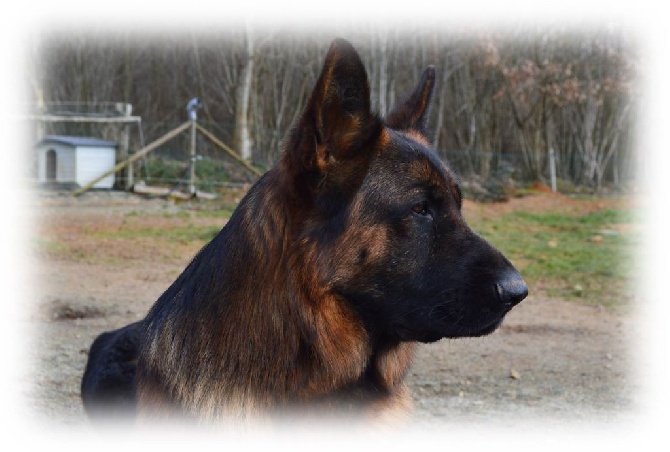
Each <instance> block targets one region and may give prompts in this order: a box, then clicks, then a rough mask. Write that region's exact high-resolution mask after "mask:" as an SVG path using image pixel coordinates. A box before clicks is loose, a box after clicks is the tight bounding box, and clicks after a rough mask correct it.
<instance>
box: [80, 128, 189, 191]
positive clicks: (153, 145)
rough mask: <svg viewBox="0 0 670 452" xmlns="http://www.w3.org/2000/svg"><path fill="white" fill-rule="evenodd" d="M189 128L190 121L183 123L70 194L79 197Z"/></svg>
mask: <svg viewBox="0 0 670 452" xmlns="http://www.w3.org/2000/svg"><path fill="white" fill-rule="evenodd" d="M190 126H191V121H188V122H185V123H184V124H182V125H180V126H179V127H177V128H176V129H173V130H171V131H169V132H168V133H166V134H165V135H163V136H162V137H160V138H159V139H157V140H156V141H154V142H152V143H151V144H149V145H147V146H145V147H144V148H143V149H140V150H139V151H137V152H136V153H134V154H133V155H132V156H130V157H128V158H127V159H126V160H124V161H123V162H120V163H118V164H116V166H114V168H112V169H110V170H108V171H105V172H104V173H102V174H101V175H100V176H98V177H96V178H95V179H93V180H92V181H91V182H89V183H88V184H86V185H84V186H83V187H81V188H79V189H77V190H75V191H74V192H73V193H72V196H79V195H81V194H82V193H84V192H86V191H88V190H89V189H90V188H91V187H92V186H94V185H95V184H96V183H98V182H99V181H101V180H102V179H104V178H105V177H107V176H109V175H110V174H113V173H115V172H117V171H119V170H121V169H123V168H125V167H126V165H128V164H129V163H133V162H134V161H135V160H138V159H140V158H142V157H143V156H144V155H146V154H148V153H149V152H151V151H153V150H154V149H156V148H157V147H158V146H160V145H161V144H163V143H165V142H166V141H169V140H171V139H172V138H174V137H176V136H177V135H179V134H180V133H182V132H183V131H184V130H186V129H187V128H189V127H190Z"/></svg>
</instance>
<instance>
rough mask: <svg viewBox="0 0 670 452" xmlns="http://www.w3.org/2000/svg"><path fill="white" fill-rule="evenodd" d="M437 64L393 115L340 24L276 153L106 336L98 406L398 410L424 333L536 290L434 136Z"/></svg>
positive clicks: (157, 410)
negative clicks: (212, 233)
mask: <svg viewBox="0 0 670 452" xmlns="http://www.w3.org/2000/svg"><path fill="white" fill-rule="evenodd" d="M434 84H435V69H434V67H428V68H426V69H425V71H424V72H423V74H422V76H421V80H420V81H419V83H418V85H417V86H416V88H415V89H414V91H413V92H411V93H410V94H409V96H408V97H407V98H406V99H405V100H404V101H403V102H401V103H400V104H399V105H397V106H396V107H395V109H393V110H392V111H391V112H390V113H389V114H388V115H387V116H386V118H381V117H380V116H378V115H377V114H375V113H373V112H372V111H371V108H370V89H369V83H368V78H367V73H366V71H365V67H364V65H363V63H362V61H361V59H360V57H359V55H358V54H357V52H356V50H354V48H353V47H352V45H351V44H350V43H348V42H347V41H344V40H335V41H334V42H333V43H332V45H331V47H330V49H329V51H328V53H327V55H326V58H325V63H324V66H323V70H322V72H321V74H320V76H319V78H318V81H317V82H316V86H315V88H314V91H313V92H312V94H311V97H310V98H309V101H308V103H307V105H306V107H305V109H304V111H303V112H302V115H301V117H300V118H299V120H298V121H297V123H296V124H295V126H294V128H293V129H292V131H291V132H290V134H289V136H288V137H287V140H286V142H285V148H284V150H283V153H282V155H281V157H280V159H279V160H278V162H277V164H276V165H275V166H274V167H273V168H272V169H270V170H269V171H268V172H267V173H266V174H265V175H264V176H263V177H261V178H260V180H259V181H258V182H257V183H256V184H255V185H254V186H253V187H252V188H251V189H250V190H249V192H248V193H247V194H246V196H245V197H244V199H243V200H242V201H241V202H240V204H239V206H238V208H237V209H236V210H235V212H234V213H233V215H232V217H231V218H230V220H229V221H228V223H227V224H226V226H225V227H224V228H223V229H222V230H221V231H220V232H219V233H218V235H217V236H216V237H214V239H213V240H212V241H211V242H210V243H209V244H207V245H206V246H205V247H204V248H203V249H202V250H201V251H200V252H199V253H198V254H197V256H196V257H195V258H194V259H193V260H192V261H191V263H190V264H189V265H188V266H187V267H186V269H185V270H184V271H183V273H182V274H181V275H180V276H179V277H178V278H177V280H176V281H175V282H174V283H173V284H172V285H171V286H170V287H169V288H168V289H167V290H166V291H165V293H163V295H162V296H161V297H160V298H159V299H158V300H157V301H156V303H155V304H154V306H153V307H152V308H151V310H150V311H149V313H148V314H147V315H146V317H145V318H144V319H143V320H141V321H140V322H137V323H134V324H131V325H129V326H126V327H124V328H122V329H120V330H117V331H113V332H108V333H104V334H102V335H101V336H100V337H98V338H97V339H96V341H95V342H94V344H93V347H92V348H91V353H90V356H89V361H88V365H87V369H86V372H85V374H84V378H83V382H82V396H83V401H84V405H85V407H86V409H87V411H88V412H89V413H92V414H93V413H100V412H102V413H105V412H108V411H106V410H109V409H110V405H111V406H112V407H119V406H121V407H124V406H125V407H127V406H130V407H132V410H133V411H135V412H136V416H137V417H139V418H144V419H154V418H156V417H157V418H174V417H177V418H178V419H181V418H182V417H183V418H186V419H192V420H195V421H196V422H198V423H204V424H209V423H214V424H217V423H224V424H225V423H228V422H231V421H233V422H234V421H243V422H246V421H249V420H251V421H253V420H255V419H268V418H269V419H276V418H275V416H276V415H283V414H285V413H289V414H291V413H292V414H297V415H304V414H306V413H310V414H315V413H322V412H325V413H341V414H344V415H345V416H346V417H347V418H355V419H365V418H379V417H384V416H386V415H387V414H389V413H393V412H395V411H398V410H400V411H404V409H405V408H408V407H409V405H410V403H409V402H410V396H409V393H408V391H407V389H406V386H405V385H404V383H403V380H404V377H405V374H406V373H407V370H408V367H409V365H410V362H411V360H412V356H413V353H414V350H415V346H416V344H417V342H433V341H437V340H439V339H441V338H457V337H465V336H482V335H485V334H488V333H491V332H492V331H494V330H495V329H496V328H497V327H498V325H500V323H501V322H502V320H503V317H504V316H505V314H506V313H508V312H509V311H510V309H512V307H513V306H515V305H516V304H517V303H519V302H520V301H521V300H523V299H524V298H525V297H526V295H527V293H528V288H527V287H526V284H525V283H524V281H523V279H522V277H521V275H520V274H519V273H518V272H517V270H516V269H515V268H514V267H513V265H512V264H511V263H510V262H509V261H508V260H507V259H506V258H505V256H503V254H502V253H501V252H500V251H498V250H497V249H496V248H494V247H493V246H492V245H490V244H489V243H488V242H486V241H485V240H484V239H483V238H481V237H479V236H478V235H477V234H475V233H474V232H473V231H472V230H471V229H470V228H469V227H468V225H467V224H466V222H465V221H464V219H463V217H462V215H461V203H462V195H461V191H460V189H459V185H458V183H457V179H456V177H455V176H454V174H453V172H452V171H451V170H450V168H449V167H448V166H447V165H446V164H445V163H444V162H443V161H442V160H440V159H439V158H438V157H437V156H436V154H435V153H434V152H433V151H432V150H431V145H430V142H431V138H430V134H429V132H428V130H427V125H426V124H427V116H428V111H429V106H430V102H431V97H432V92H433V87H434Z"/></svg>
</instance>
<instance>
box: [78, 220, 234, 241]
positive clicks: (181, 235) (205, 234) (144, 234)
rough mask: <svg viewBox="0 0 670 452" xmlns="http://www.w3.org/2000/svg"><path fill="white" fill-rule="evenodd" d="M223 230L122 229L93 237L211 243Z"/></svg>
mask: <svg viewBox="0 0 670 452" xmlns="http://www.w3.org/2000/svg"><path fill="white" fill-rule="evenodd" d="M220 230H221V226H216V225H214V226H194V225H192V224H188V225H185V226H178V227H174V228H158V227H143V228H132V229H130V228H129V229H120V230H118V231H102V232H95V233H92V234H91V235H92V236H93V237H99V238H116V239H135V238H155V239H160V240H165V241H166V242H177V243H191V242H194V241H200V242H209V241H210V240H212V239H213V238H214V236H215V235H216V234H218V232H219V231H220Z"/></svg>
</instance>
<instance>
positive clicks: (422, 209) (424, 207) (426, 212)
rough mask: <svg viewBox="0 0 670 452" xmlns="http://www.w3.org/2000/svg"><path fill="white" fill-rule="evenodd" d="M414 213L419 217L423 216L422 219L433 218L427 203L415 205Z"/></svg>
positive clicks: (413, 207)
mask: <svg viewBox="0 0 670 452" xmlns="http://www.w3.org/2000/svg"><path fill="white" fill-rule="evenodd" d="M412 212H414V213H415V214H417V215H421V216H422V217H426V216H430V217H432V216H433V213H432V212H431V211H430V209H429V208H428V204H426V203H425V202H420V203H418V204H414V205H413V206H412Z"/></svg>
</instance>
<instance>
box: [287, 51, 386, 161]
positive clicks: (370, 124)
mask: <svg viewBox="0 0 670 452" xmlns="http://www.w3.org/2000/svg"><path fill="white" fill-rule="evenodd" d="M380 130H381V120H380V119H379V118H378V117H377V116H376V115H374V114H372V112H371V111H370V86H369V83H368V77H367V73H366V71H365V66H363V62H362V61H361V58H360V57H359V55H358V53H357V52H356V50H355V49H354V48H353V46H352V45H351V44H350V43H349V42H347V41H345V40H343V39H337V40H335V41H333V43H332V44H331V46H330V49H329V50H328V53H327V55H326V60H325V63H324V66H323V69H322V71H321V75H320V76H319V79H318V80H317V82H316V86H315V87H314V91H313V92H312V95H311V97H310V99H309V101H308V103H307V105H306V107H305V110H304V112H303V114H302V117H301V119H300V122H299V123H298V127H297V129H296V130H295V133H296V134H297V136H295V137H294V139H295V142H294V143H295V145H296V148H297V149H296V150H297V151H298V152H299V154H300V157H299V158H300V160H301V163H302V167H303V168H305V169H308V170H316V171H318V172H321V173H325V172H326V170H327V167H328V166H329V164H330V163H331V162H332V161H338V160H343V159H347V158H351V157H354V156H355V155H356V154H357V153H358V151H360V150H361V149H363V148H364V146H365V145H366V143H368V142H370V141H371V140H372V139H374V138H375V137H376V136H377V135H378V134H379V132H380Z"/></svg>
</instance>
